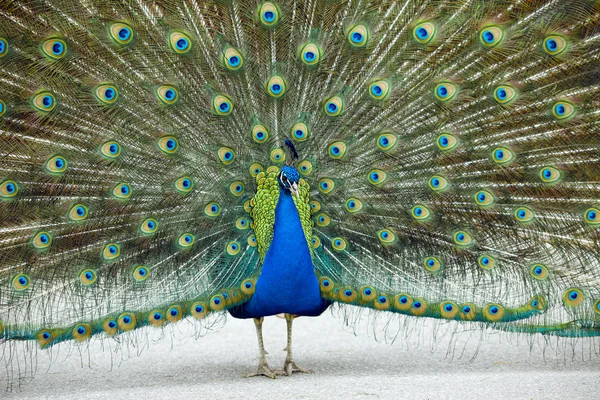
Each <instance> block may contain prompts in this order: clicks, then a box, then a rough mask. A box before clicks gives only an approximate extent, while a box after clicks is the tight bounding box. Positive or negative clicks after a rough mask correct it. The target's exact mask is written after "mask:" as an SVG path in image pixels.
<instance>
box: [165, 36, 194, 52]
mask: <svg viewBox="0 0 600 400" xmlns="http://www.w3.org/2000/svg"><path fill="white" fill-rule="evenodd" d="M169 44H170V45H171V49H173V51H174V52H175V53H177V54H185V53H188V52H189V51H190V50H191V49H192V40H191V39H190V37H189V36H188V35H186V34H185V33H183V32H171V34H170V35H169Z"/></svg>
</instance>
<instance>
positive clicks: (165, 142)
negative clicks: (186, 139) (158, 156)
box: [157, 136, 179, 154]
mask: <svg viewBox="0 0 600 400" xmlns="http://www.w3.org/2000/svg"><path fill="white" fill-rule="evenodd" d="M157 144H158V148H159V149H160V151H162V152H163V153H165V154H174V153H175V152H177V150H178V149H179V141H178V140H177V138H176V137H175V136H163V137H161V138H160V139H158V142H157Z"/></svg>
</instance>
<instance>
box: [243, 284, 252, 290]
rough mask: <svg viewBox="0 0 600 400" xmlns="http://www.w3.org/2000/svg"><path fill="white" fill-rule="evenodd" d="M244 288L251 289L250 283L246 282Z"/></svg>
mask: <svg viewBox="0 0 600 400" xmlns="http://www.w3.org/2000/svg"><path fill="white" fill-rule="evenodd" d="M244 286H246V289H252V282H246V284H245V285H244Z"/></svg>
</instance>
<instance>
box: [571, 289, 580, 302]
mask: <svg viewBox="0 0 600 400" xmlns="http://www.w3.org/2000/svg"><path fill="white" fill-rule="evenodd" d="M577 297H579V293H577V292H576V291H575V290H573V291H572V292H571V293H569V298H570V299H571V300H576V299H577Z"/></svg>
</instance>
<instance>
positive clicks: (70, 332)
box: [0, 0, 600, 377]
mask: <svg viewBox="0 0 600 400" xmlns="http://www.w3.org/2000/svg"><path fill="white" fill-rule="evenodd" d="M599 21H600V3H598V2H597V1H592V0H574V1H569V2H566V1H562V0H500V1H484V0H382V1H375V0H373V1H367V0H351V1H343V0H281V1H258V0H252V1H238V0H207V1H192V0H177V1H166V0H151V1H137V2H134V1H128V0H115V1H108V0H102V1H95V0H17V1H0V72H1V74H0V339H1V340H0V342H1V343H0V346H3V350H4V351H3V352H2V353H3V354H8V356H5V358H4V360H5V361H6V364H7V365H8V370H9V372H10V373H12V374H16V375H19V374H21V373H22V372H23V370H27V369H28V368H29V367H30V366H31V365H32V364H35V354H36V351H38V350H37V349H35V348H34V345H35V346H39V347H40V348H41V350H39V351H52V350H51V349H52V348H53V347H54V346H56V345H59V344H61V343H67V344H68V345H73V346H85V344H86V343H87V341H88V340H94V339H99V340H110V341H113V340H117V342H118V343H119V346H127V345H128V344H130V345H132V346H135V345H136V339H137V338H139V336H137V335H138V334H139V335H142V334H143V332H146V331H144V330H142V329H140V328H145V327H147V329H159V330H162V329H169V326H171V325H173V324H177V323H178V322H179V321H181V320H182V319H188V320H189V321H196V322H195V323H198V324H204V323H205V322H204V321H205V320H206V319H207V318H209V321H210V318H211V317H212V316H213V315H214V316H219V315H222V314H225V313H227V312H229V313H231V314H232V315H233V316H234V317H239V318H253V319H254V322H255V324H256V328H257V332H258V338H259V348H260V350H261V359H260V362H259V368H258V370H257V372H256V374H258V375H266V376H269V377H275V375H276V372H273V371H272V370H270V368H269V367H268V365H267V363H266V359H265V357H264V347H263V343H262V319H263V317H265V316H268V315H274V314H280V313H284V314H286V321H287V323H288V347H287V349H288V357H287V359H286V363H285V365H284V369H283V371H284V373H286V374H291V373H292V372H294V371H299V372H308V371H307V370H303V369H301V368H299V367H298V366H297V365H296V364H295V363H294V361H293V358H292V354H291V347H292V346H291V330H292V329H291V327H292V321H293V319H294V318H295V316H298V315H300V316H317V315H319V314H321V313H322V312H323V311H324V310H326V309H327V307H329V306H330V305H331V304H332V303H336V304H337V305H338V306H340V307H346V306H352V307H360V308H366V309H369V310H371V311H372V312H377V313H378V312H381V313H382V314H383V315H385V316H391V315H394V314H402V315H405V316H407V318H408V317H410V318H417V319H418V318H436V319H440V320H452V321H456V322H458V323H460V324H464V325H465V326H467V327H468V328H469V329H485V328H488V327H491V328H495V329H500V330H504V331H508V332H513V333H515V334H527V335H546V336H572V337H597V336H600V140H599V137H600V111H599V109H600V78H599V77H600V62H599V60H600V26H599ZM197 321H200V322H197ZM126 339H127V340H126ZM589 340H593V339H589ZM9 375H10V374H9Z"/></svg>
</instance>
